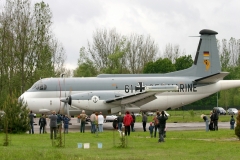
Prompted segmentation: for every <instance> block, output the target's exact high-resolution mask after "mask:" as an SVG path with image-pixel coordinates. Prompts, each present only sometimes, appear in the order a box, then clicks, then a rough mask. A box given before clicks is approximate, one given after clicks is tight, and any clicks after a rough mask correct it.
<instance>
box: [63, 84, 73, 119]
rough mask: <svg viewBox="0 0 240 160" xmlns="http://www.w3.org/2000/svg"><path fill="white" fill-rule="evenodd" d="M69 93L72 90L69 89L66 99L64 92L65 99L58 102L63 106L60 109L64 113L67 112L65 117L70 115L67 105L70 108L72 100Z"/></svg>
mask: <svg viewBox="0 0 240 160" xmlns="http://www.w3.org/2000/svg"><path fill="white" fill-rule="evenodd" d="M71 93H72V88H70V91H69V93H68V97H66V92H65V97H66V98H64V99H60V101H61V102H63V103H64V106H63V108H62V109H64V111H66V112H67V115H68V116H70V114H69V106H68V105H70V106H71V99H72V98H71Z"/></svg>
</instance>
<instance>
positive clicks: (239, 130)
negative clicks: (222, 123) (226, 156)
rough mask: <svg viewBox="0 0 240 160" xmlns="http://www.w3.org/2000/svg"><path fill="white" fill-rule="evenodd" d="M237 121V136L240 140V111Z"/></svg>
mask: <svg viewBox="0 0 240 160" xmlns="http://www.w3.org/2000/svg"><path fill="white" fill-rule="evenodd" d="M236 119H237V125H236V127H235V135H236V136H237V137H238V139H239V140H240V111H238V116H237V118H236Z"/></svg>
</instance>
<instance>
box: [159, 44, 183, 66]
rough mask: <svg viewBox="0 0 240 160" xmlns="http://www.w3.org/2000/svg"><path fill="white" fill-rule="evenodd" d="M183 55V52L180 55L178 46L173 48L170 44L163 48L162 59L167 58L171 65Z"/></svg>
mask: <svg viewBox="0 0 240 160" xmlns="http://www.w3.org/2000/svg"><path fill="white" fill-rule="evenodd" d="M184 54H185V52H184V51H183V52H182V53H181V50H180V47H179V45H174V46H173V45H172V44H170V43H169V44H167V45H166V46H165V50H164V51H163V57H164V58H168V59H169V60H171V62H172V63H175V61H176V59H177V58H179V57H180V56H181V55H184Z"/></svg>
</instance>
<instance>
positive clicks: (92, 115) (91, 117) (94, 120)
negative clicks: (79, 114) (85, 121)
mask: <svg viewBox="0 0 240 160" xmlns="http://www.w3.org/2000/svg"><path fill="white" fill-rule="evenodd" d="M90 121H91V133H95V132H96V127H95V123H96V121H97V117H96V114H95V112H93V113H92V114H91V116H90Z"/></svg>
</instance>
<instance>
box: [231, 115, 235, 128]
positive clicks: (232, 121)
mask: <svg viewBox="0 0 240 160" xmlns="http://www.w3.org/2000/svg"><path fill="white" fill-rule="evenodd" d="M234 124H235V119H234V118H233V115H232V116H231V119H230V129H234Z"/></svg>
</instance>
